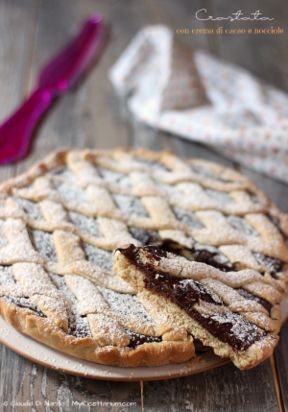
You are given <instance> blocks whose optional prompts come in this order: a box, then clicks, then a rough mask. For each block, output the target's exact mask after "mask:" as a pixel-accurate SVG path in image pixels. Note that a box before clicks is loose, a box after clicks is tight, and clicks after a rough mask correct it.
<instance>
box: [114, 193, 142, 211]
mask: <svg viewBox="0 0 288 412" xmlns="http://www.w3.org/2000/svg"><path fill="white" fill-rule="evenodd" d="M113 198H114V200H115V202H116V204H117V206H118V207H119V209H120V210H121V212H123V213H125V215H137V216H148V215H147V212H146V209H145V208H144V206H143V204H142V202H141V200H139V199H138V198H137V197H134V196H124V195H113Z"/></svg>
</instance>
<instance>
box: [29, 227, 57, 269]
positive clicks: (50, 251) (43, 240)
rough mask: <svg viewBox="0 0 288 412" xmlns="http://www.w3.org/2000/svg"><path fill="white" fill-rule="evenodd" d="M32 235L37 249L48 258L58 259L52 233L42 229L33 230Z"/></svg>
mask: <svg viewBox="0 0 288 412" xmlns="http://www.w3.org/2000/svg"><path fill="white" fill-rule="evenodd" d="M30 237H31V240H32V243H33V246H34V247H35V249H36V250H37V251H38V252H39V253H40V255H41V256H42V257H44V258H45V259H47V260H52V261H54V262H55V261H56V260H57V256H56V251H55V247H54V242H53V238H52V235H51V234H50V233H47V232H42V231H41V230H31V231H30Z"/></svg>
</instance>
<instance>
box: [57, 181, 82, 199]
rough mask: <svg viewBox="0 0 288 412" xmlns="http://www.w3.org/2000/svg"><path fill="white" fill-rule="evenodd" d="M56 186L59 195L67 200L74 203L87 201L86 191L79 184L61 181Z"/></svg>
mask: <svg viewBox="0 0 288 412" xmlns="http://www.w3.org/2000/svg"><path fill="white" fill-rule="evenodd" d="M55 188H56V190H57V192H58V193H59V195H60V196H61V197H62V198H63V199H64V201H66V202H72V203H73V204H79V203H82V202H85V200H86V199H85V193H84V191H83V190H82V189H81V188H80V187H78V186H74V185H73V186H72V185H71V184H70V183H69V184H68V183H66V182H60V183H59V184H56V185H55Z"/></svg>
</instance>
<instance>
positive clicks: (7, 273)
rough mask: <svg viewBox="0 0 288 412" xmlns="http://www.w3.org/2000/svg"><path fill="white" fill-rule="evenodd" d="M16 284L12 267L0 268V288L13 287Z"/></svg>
mask: <svg viewBox="0 0 288 412" xmlns="http://www.w3.org/2000/svg"><path fill="white" fill-rule="evenodd" d="M15 284H16V282H15V279H14V276H13V272H12V266H0V285H1V286H14V285H15Z"/></svg>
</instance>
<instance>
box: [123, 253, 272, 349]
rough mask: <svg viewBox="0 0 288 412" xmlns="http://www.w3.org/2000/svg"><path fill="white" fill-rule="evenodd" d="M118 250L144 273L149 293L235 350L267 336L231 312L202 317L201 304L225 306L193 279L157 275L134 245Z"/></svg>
mask: <svg viewBox="0 0 288 412" xmlns="http://www.w3.org/2000/svg"><path fill="white" fill-rule="evenodd" d="M142 249H144V250H145V251H147V252H148V253H149V254H151V255H152V259H154V260H160V259H161V257H165V256H167V252H166V251H165V250H163V249H161V248H159V247H157V246H146V247H144V248H142ZM118 250H119V251H120V252H121V253H122V254H123V255H124V256H125V257H126V258H127V259H128V260H129V261H130V262H131V263H132V264H133V265H134V266H136V268H137V269H138V270H140V271H141V272H142V273H143V275H144V285H145V287H146V288H147V289H148V290H150V291H151V292H153V293H156V294H158V295H160V296H163V297H165V298H166V299H169V300H170V301H171V302H172V303H174V304H176V305H177V306H178V307H179V308H181V309H183V310H184V311H185V312H186V313H187V314H188V315H189V316H190V317H191V318H192V319H194V320H196V321H197V322H198V323H199V324H200V325H201V326H202V327H204V328H205V329H206V330H207V331H208V332H209V333H210V334H211V335H213V336H215V337H216V338H217V339H219V340H220V341H222V342H224V343H227V344H228V345H230V346H231V347H232V348H233V349H234V350H239V351H244V350H246V349H248V348H249V346H250V345H252V344H253V343H254V342H256V341H258V340H260V339H261V338H262V337H263V336H264V335H265V332H264V331H262V330H261V329H259V328H258V327H257V326H255V325H253V324H252V323H250V322H248V321H247V320H246V319H244V318H243V317H242V316H241V315H239V314H237V313H233V312H231V311H228V310H225V311H224V312H220V313H218V312H216V313H215V314H214V315H209V316H208V315H205V314H201V313H200V312H199V311H198V310H197V309H195V305H196V304H200V303H201V302H200V301H204V302H208V303H211V304H213V305H217V306H221V307H223V308H224V309H226V306H225V305H224V303H223V302H222V301H221V300H220V298H219V297H218V296H217V295H215V294H214V293H213V292H212V291H211V290H210V289H208V288H207V287H206V286H204V285H203V284H201V283H200V282H198V281H194V280H192V279H179V278H177V277H174V276H170V275H168V274H167V273H164V272H161V271H158V270H157V269H156V268H155V267H154V266H153V262H151V264H149V263H148V264H147V263H145V264H144V263H143V262H142V261H141V258H140V256H139V249H137V248H136V247H135V246H134V245H130V246H129V247H127V248H126V249H118Z"/></svg>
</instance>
